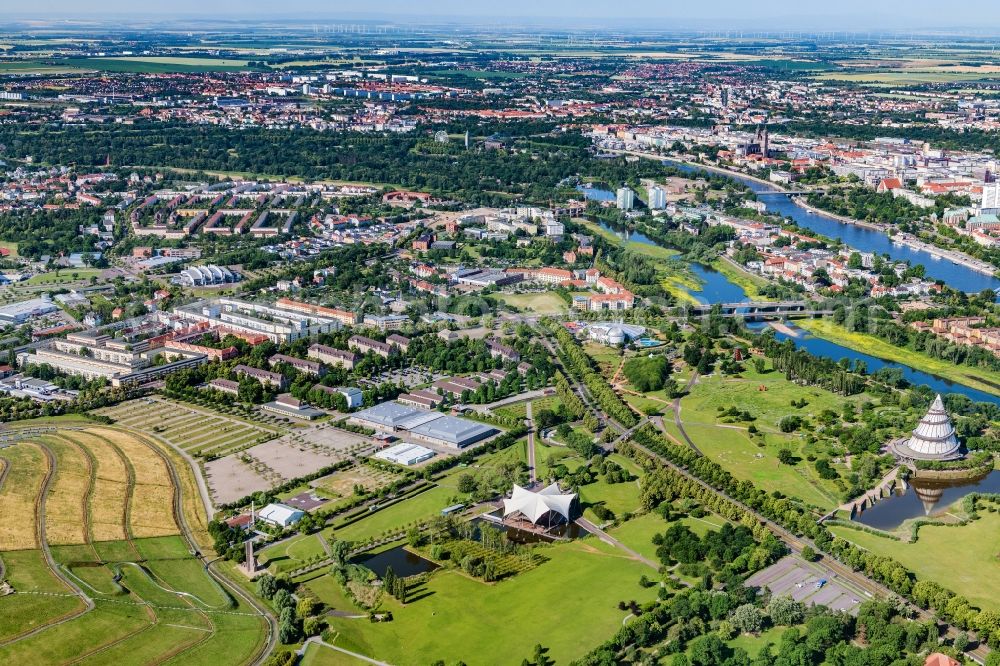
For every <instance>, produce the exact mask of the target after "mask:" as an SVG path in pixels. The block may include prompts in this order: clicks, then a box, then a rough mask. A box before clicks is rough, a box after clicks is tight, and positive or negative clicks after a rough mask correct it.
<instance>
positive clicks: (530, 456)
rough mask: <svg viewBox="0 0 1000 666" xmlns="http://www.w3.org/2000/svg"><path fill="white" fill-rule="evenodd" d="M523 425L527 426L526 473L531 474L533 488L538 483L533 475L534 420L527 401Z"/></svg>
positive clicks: (529, 402)
mask: <svg viewBox="0 0 1000 666" xmlns="http://www.w3.org/2000/svg"><path fill="white" fill-rule="evenodd" d="M525 416H526V417H527V418H525V419H524V424H525V425H526V426H528V473H529V474H531V485H532V486H534V485H535V484H536V483H538V477H537V476H536V474H535V420H534V417H533V415H532V413H531V401H530V400H529V401H528V404H527V406H526V407H525Z"/></svg>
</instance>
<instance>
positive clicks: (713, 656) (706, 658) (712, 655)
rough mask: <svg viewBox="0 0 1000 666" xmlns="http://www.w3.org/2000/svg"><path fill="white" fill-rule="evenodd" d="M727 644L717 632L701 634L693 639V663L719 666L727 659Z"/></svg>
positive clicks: (704, 665) (691, 651)
mask: <svg viewBox="0 0 1000 666" xmlns="http://www.w3.org/2000/svg"><path fill="white" fill-rule="evenodd" d="M727 652H728V650H727V648H726V644H725V643H723V642H722V639H721V638H719V637H718V636H716V635H715V634H708V635H706V636H699V637H698V638H696V639H694V640H693V641H691V650H690V654H691V663H692V664H693V665H694V666H718V664H721V663H723V662H724V661H725V660H726V653H727Z"/></svg>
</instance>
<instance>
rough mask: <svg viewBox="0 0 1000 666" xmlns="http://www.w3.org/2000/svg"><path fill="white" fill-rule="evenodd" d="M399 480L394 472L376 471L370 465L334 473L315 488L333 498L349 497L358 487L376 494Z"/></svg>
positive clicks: (319, 480) (321, 480)
mask: <svg viewBox="0 0 1000 666" xmlns="http://www.w3.org/2000/svg"><path fill="white" fill-rule="evenodd" d="M398 478H399V475H398V474H396V473H394V472H389V471H387V470H383V469H376V468H374V467H370V466H368V465H358V466H357V467H352V468H351V469H345V470H342V471H339V472H334V473H333V474H330V475H329V476H324V477H322V478H320V479H317V480H316V481H315V482H313V486H314V487H316V488H318V489H320V490H322V491H324V492H326V493H329V494H330V495H331V496H332V497H338V498H339V497H348V496H350V495H353V494H354V489H355V488H356V487H358V486H360V487H362V488H364V489H365V490H366V491H367V492H375V491H377V490H378V489H379V488H382V487H384V486H387V485H389V484H390V483H392V482H393V481H395V480H396V479H398Z"/></svg>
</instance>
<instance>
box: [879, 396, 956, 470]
mask: <svg viewBox="0 0 1000 666" xmlns="http://www.w3.org/2000/svg"><path fill="white" fill-rule="evenodd" d="M961 446H962V445H961V442H959V441H958V437H957V436H956V435H955V427H954V426H953V425H952V424H951V418H950V417H949V416H948V412H947V410H945V408H944V401H943V400H941V396H940V395H938V396H937V397H936V398H934V402H932V403H931V406H930V409H928V410H927V414H926V415H925V416H924V418H922V419H920V423H918V424H917V427H916V428H915V429H914V430H913V433H912V434H911V435H910V437H908V438H906V439H899V440H896V441H894V442H891V443H890V444H889V449H890V450H891V451H892V452H893V453H894V454H895V455H896V457H897V458H900V459H902V460H955V459H956V458H961V457H962V452H961Z"/></svg>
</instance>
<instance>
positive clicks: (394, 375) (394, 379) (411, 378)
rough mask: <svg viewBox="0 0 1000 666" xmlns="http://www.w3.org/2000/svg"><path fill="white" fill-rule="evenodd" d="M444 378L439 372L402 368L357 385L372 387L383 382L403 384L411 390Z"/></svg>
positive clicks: (362, 381)
mask: <svg viewBox="0 0 1000 666" xmlns="http://www.w3.org/2000/svg"><path fill="white" fill-rule="evenodd" d="M444 376H445V375H444V374H442V373H440V372H431V371H430V370H425V369H423V368H403V369H401V370H389V371H386V372H382V373H379V374H377V375H375V376H374V377H371V378H369V379H362V380H361V381H360V382H359V383H360V384H369V385H372V386H374V385H377V384H382V383H384V382H389V383H390V384H398V383H399V382H403V385H404V386H406V387H407V388H412V387H414V386H420V385H421V384H430V383H431V382H435V381H437V380H439V379H441V378H442V377H444Z"/></svg>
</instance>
